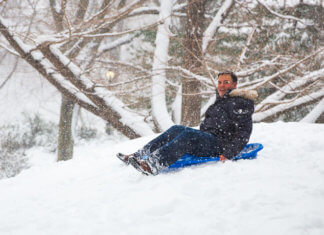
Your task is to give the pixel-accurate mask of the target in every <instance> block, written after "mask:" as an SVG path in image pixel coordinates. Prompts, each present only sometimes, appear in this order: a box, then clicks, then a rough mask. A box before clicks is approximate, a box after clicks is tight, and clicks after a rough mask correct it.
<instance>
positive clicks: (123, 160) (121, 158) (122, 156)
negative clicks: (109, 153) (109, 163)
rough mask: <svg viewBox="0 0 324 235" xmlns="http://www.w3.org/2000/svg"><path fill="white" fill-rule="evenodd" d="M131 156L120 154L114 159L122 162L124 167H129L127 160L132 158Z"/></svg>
mask: <svg viewBox="0 0 324 235" xmlns="http://www.w3.org/2000/svg"><path fill="white" fill-rule="evenodd" d="M132 156H133V155H132V154H130V155H125V154H122V153H117V154H116V157H118V158H119V159H120V160H121V161H122V162H124V163H125V164H126V165H129V158H130V157H132Z"/></svg>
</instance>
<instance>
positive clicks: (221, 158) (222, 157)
mask: <svg viewBox="0 0 324 235" xmlns="http://www.w3.org/2000/svg"><path fill="white" fill-rule="evenodd" d="M219 160H220V161H222V162H223V161H226V160H227V158H226V157H225V156H224V155H220V156H219Z"/></svg>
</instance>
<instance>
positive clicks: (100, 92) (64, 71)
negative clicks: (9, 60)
mask: <svg viewBox="0 0 324 235" xmlns="http://www.w3.org/2000/svg"><path fill="white" fill-rule="evenodd" d="M0 30H1V33H2V35H3V36H4V37H5V38H6V39H7V41H8V42H9V44H10V45H11V46H12V47H13V48H14V49H15V50H16V51H17V52H18V53H19V54H20V57H21V58H23V59H25V60H26V61H27V62H28V63H29V64H31V65H32V66H33V67H34V68H35V69H36V70H37V71H38V72H40V73H41V74H42V75H43V76H44V77H45V78H46V79H47V80H48V81H49V82H50V83H52V84H53V85H54V86H55V87H56V88H58V90H59V91H61V92H62V93H63V94H64V95H66V96H67V97H68V98H69V99H71V100H72V101H74V102H75V103H78V104H79V105H80V106H81V107H83V108H85V109H87V110H89V111H91V112H93V113H94V114H96V115H98V116H100V117H102V118H103V119H105V120H107V121H108V122H109V123H111V124H112V125H113V126H114V127H115V128H116V129H117V130H119V131H121V132H122V133H123V134H125V135H126V136H128V137H130V138H135V137H139V136H142V135H147V134H152V133H153V132H152V130H151V128H150V127H149V126H148V125H147V124H146V123H145V122H144V121H143V118H142V117H140V116H138V115H136V114H134V113H132V112H130V111H129V110H126V109H124V108H123V107H124V106H125V105H124V104H123V103H122V102H121V101H120V100H119V99H117V98H116V97H114V96H113V95H112V94H111V93H110V92H109V91H107V90H106V89H104V88H101V87H95V85H94V83H93V82H92V81H91V80H90V79H88V78H86V77H84V76H83V75H82V71H81V70H80V68H78V67H77V66H76V65H75V64H74V63H72V62H71V61H70V60H69V59H68V58H67V57H66V56H65V55H63V54H62V53H61V52H60V51H59V50H58V49H57V47H55V46H49V45H41V46H39V47H38V48H39V49H40V51H41V53H40V52H38V51H36V50H35V49H34V50H31V49H32V48H31V47H29V46H27V45H26V44H25V43H23V42H22V41H21V40H20V39H19V38H16V37H15V36H13V35H12V34H11V33H10V32H9V30H8V28H7V27H6V26H5V20H3V19H2V18H1V17H0ZM45 58H46V60H45ZM47 60H48V61H49V62H48V63H50V66H47V65H46V64H45V63H47V62H46V61H47ZM51 67H54V68H55V70H54V69H51ZM55 71H58V72H59V73H60V76H57V75H56V73H55ZM54 75H55V76H54ZM59 78H60V79H61V80H59ZM66 79H67V80H68V81H69V82H67V80H66ZM69 83H72V84H73V86H74V87H75V89H71V88H67V87H66V85H67V84H69ZM78 91H81V92H82V93H83V94H82V96H86V97H87V99H88V100H91V102H86V101H85V99H81V98H80V97H81V92H78ZM76 93H77V94H78V95H79V96H76V95H75V94H76Z"/></svg>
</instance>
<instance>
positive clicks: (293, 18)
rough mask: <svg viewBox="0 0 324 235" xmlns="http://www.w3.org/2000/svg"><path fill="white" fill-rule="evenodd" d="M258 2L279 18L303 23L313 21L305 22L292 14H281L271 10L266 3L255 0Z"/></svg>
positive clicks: (307, 23) (306, 23)
mask: <svg viewBox="0 0 324 235" xmlns="http://www.w3.org/2000/svg"><path fill="white" fill-rule="evenodd" d="M257 1H258V3H259V4H260V5H262V6H263V7H264V8H265V9H267V10H268V11H269V12H270V13H271V14H273V15H275V16H278V17H280V18H283V19H287V20H294V21H297V22H300V23H302V24H304V25H313V23H310V22H307V21H306V20H304V19H299V18H297V17H294V16H290V15H283V14H280V13H278V12H276V11H274V10H272V9H271V8H270V7H269V6H268V5H267V4H266V3H264V2H263V1H262V0H257Z"/></svg>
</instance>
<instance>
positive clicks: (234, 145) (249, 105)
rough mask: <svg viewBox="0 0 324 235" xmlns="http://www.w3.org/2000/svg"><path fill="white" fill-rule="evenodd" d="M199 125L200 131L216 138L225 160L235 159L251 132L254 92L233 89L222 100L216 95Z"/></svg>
mask: <svg viewBox="0 0 324 235" xmlns="http://www.w3.org/2000/svg"><path fill="white" fill-rule="evenodd" d="M216 95H217V99H216V102H215V103H214V104H213V105H211V106H210V107H209V108H208V109H207V111H206V114H205V119H204V121H203V122H202V123H201V125H200V130H201V131H204V132H209V133H212V134H214V135H215V136H217V138H218V141H219V143H218V144H219V145H220V147H221V152H222V153H221V154H222V155H224V156H225V157H226V158H227V159H232V158H233V157H235V156H236V155H237V154H238V153H239V152H240V151H241V150H242V149H243V148H244V146H245V145H246V144H247V143H248V141H249V139H250V135H251V132H252V114H253V112H254V102H253V99H255V98H256V97H257V93H256V91H244V90H241V89H234V90H230V91H228V92H227V93H226V94H225V95H224V96H223V98H220V96H219V94H218V93H217V94H216Z"/></svg>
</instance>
